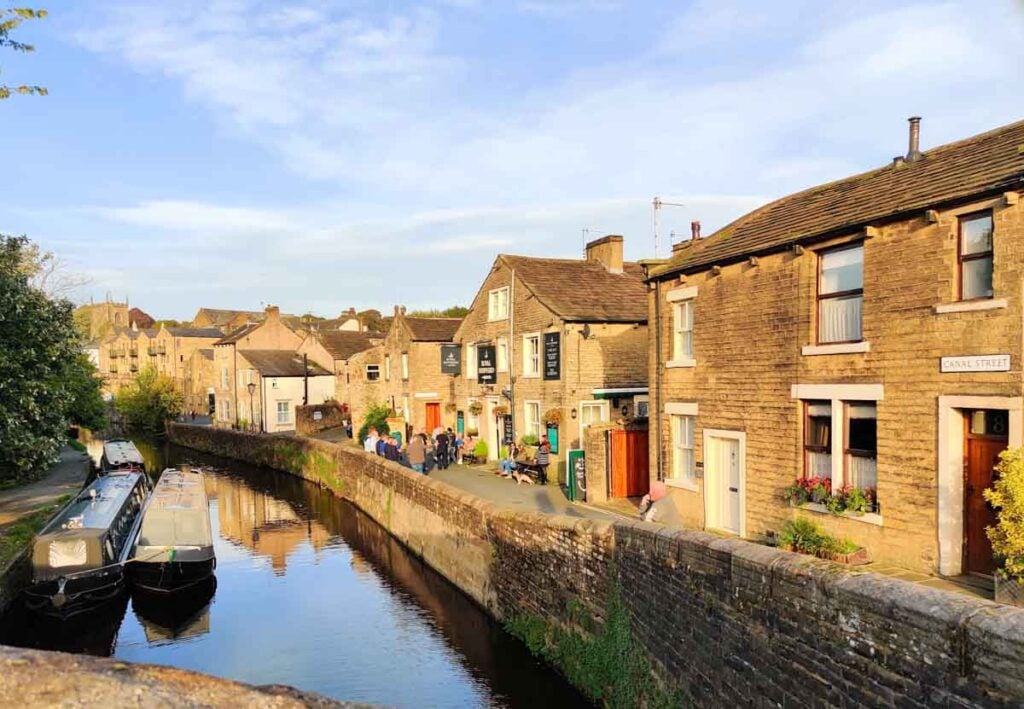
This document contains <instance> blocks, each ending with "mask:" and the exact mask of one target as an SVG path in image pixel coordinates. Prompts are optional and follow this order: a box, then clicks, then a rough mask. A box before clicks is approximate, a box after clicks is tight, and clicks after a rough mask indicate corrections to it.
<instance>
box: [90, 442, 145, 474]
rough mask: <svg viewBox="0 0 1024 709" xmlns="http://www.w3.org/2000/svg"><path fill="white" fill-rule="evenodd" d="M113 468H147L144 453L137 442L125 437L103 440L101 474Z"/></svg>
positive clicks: (139, 469) (142, 469)
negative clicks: (140, 450) (137, 446)
mask: <svg viewBox="0 0 1024 709" xmlns="http://www.w3.org/2000/svg"><path fill="white" fill-rule="evenodd" d="M113 470H135V471H143V472H145V470H146V463H145V461H144V460H143V459H142V453H140V452H139V449H138V448H136V447H135V444H134V443H132V442H131V441H129V440H127V439H125V438H111V439H110V440H109V441H104V442H103V456H102V457H101V458H100V474H101V475H103V474H106V473H109V472H111V471H113Z"/></svg>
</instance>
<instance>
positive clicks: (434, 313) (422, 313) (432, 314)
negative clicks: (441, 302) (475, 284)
mask: <svg viewBox="0 0 1024 709" xmlns="http://www.w3.org/2000/svg"><path fill="white" fill-rule="evenodd" d="M468 314H469V308H467V307H465V306H463V305H453V306H451V307H450V308H444V309H443V310H440V309H438V308H431V309H430V310H413V311H412V312H411V313H409V317H411V318H464V317H466V315H468Z"/></svg>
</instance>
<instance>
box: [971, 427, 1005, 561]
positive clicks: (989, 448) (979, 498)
mask: <svg viewBox="0 0 1024 709" xmlns="http://www.w3.org/2000/svg"><path fill="white" fill-rule="evenodd" d="M1005 449H1006V441H1005V440H1000V439H992V438H970V437H968V439H967V456H966V457H967V461H966V465H965V466H964V569H965V570H966V571H967V572H968V573H981V574H991V573H992V572H993V571H995V562H994V561H993V559H992V542H990V541H989V539H988V535H987V534H985V528H986V527H991V526H992V525H994V524H995V523H996V516H995V512H994V510H993V509H992V507H991V505H989V504H988V502H987V501H986V500H985V496H984V495H983V494H982V493H983V491H984V490H985V489H986V488H990V487H992V477H993V468H995V466H996V464H997V463H998V462H999V454H1000V453H1002V452H1003V450H1005Z"/></svg>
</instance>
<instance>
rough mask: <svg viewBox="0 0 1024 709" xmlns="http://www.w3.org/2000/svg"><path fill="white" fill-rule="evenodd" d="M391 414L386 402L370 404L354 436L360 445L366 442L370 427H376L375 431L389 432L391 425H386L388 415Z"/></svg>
mask: <svg viewBox="0 0 1024 709" xmlns="http://www.w3.org/2000/svg"><path fill="white" fill-rule="evenodd" d="M390 415H391V407H389V406H388V405H387V404H371V405H370V406H369V408H367V410H366V418H364V419H363V425H362V426H360V427H359V433H358V434H357V435H356V438H358V439H359V443H360V445H361V444H363V443H365V442H366V436H367V435H369V432H370V428H371V427H373V428H376V429H377V433H380V434H383V433H391V427H390V426H388V421H387V419H388V416H390Z"/></svg>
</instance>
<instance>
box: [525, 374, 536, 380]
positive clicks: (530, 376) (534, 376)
mask: <svg viewBox="0 0 1024 709" xmlns="http://www.w3.org/2000/svg"><path fill="white" fill-rule="evenodd" d="M521 378H522V379H540V374H523V375H521Z"/></svg>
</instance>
